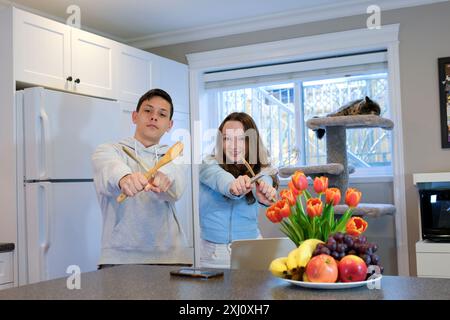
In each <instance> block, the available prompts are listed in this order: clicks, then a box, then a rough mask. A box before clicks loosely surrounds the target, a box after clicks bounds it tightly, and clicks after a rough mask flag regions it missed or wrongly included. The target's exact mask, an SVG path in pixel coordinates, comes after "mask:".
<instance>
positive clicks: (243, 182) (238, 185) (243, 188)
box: [230, 176, 252, 196]
mask: <svg viewBox="0 0 450 320" xmlns="http://www.w3.org/2000/svg"><path fill="white" fill-rule="evenodd" d="M251 190H252V185H251V183H250V177H249V176H239V177H237V178H236V179H235V180H234V181H233V182H232V183H231V186H230V193H231V194H232V195H234V196H240V195H243V194H247V193H249V192H250V191H251Z"/></svg>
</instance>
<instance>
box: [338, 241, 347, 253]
mask: <svg viewBox="0 0 450 320" xmlns="http://www.w3.org/2000/svg"><path fill="white" fill-rule="evenodd" d="M345 247H346V246H345V244H343V243H339V244H338V245H337V247H336V251H337V252H339V253H345Z"/></svg>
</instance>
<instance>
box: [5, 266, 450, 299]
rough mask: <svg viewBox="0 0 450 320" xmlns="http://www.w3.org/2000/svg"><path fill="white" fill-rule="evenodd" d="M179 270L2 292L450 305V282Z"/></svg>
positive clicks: (124, 270) (139, 270) (111, 274)
mask: <svg viewBox="0 0 450 320" xmlns="http://www.w3.org/2000/svg"><path fill="white" fill-rule="evenodd" d="M175 269H177V268H176V267H165V266H145V265H129V266H118V267H113V268H107V269H103V270H98V271H94V272H89V273H83V274H81V288H80V289H73V290H69V289H67V287H66V282H67V278H61V279H56V280H51V281H45V282H41V283H37V284H32V285H27V286H22V287H19V288H13V289H6V290H2V291H0V299H87V300H92V299H159V300H178V299H180V300H271V299H276V300H320V299H331V300H336V299H345V300H348V299H354V300H360V299H363V300H390V299H401V300H403V299H408V300H409V299H430V300H439V299H441V300H442V299H450V279H431V278H414V277H396V276H383V278H382V279H381V288H380V289H368V288H367V287H366V286H364V287H358V288H352V289H343V290H313V289H307V288H302V287H298V286H295V285H291V284H289V283H287V282H285V281H283V280H282V279H278V278H275V277H273V276H272V275H271V274H270V272H268V271H248V270H225V271H224V272H225V274H224V276H223V277H218V278H211V279H208V280H202V279H196V278H186V277H175V276H170V274H169V272H170V270H175Z"/></svg>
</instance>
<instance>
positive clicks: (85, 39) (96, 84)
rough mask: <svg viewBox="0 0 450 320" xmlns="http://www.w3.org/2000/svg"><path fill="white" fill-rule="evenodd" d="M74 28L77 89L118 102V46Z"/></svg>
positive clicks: (73, 52)
mask: <svg viewBox="0 0 450 320" xmlns="http://www.w3.org/2000/svg"><path fill="white" fill-rule="evenodd" d="M70 29H71V30H72V37H71V39H72V42H71V44H72V73H71V76H72V77H73V90H74V91H75V92H79V93H84V94H88V95H96V96H102V97H109V98H113V99H117V98H118V97H117V93H116V92H115V90H116V85H115V84H116V83H115V81H116V78H115V77H117V71H118V68H117V65H118V63H117V52H118V50H117V48H118V46H119V45H118V43H116V42H115V41H112V40H109V39H107V38H104V37H100V36H97V35H95V34H92V33H89V32H86V31H83V30H79V29H77V28H72V27H71V28H70Z"/></svg>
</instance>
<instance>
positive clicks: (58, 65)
mask: <svg viewBox="0 0 450 320" xmlns="http://www.w3.org/2000/svg"><path fill="white" fill-rule="evenodd" d="M13 19H14V39H15V45H14V57H15V70H14V72H15V76H16V80H17V81H21V82H25V83H30V84H36V85H42V86H46V87H50V88H55V89H61V90H68V89H69V86H70V82H68V81H67V80H66V79H67V77H68V76H69V75H70V59H71V57H70V28H69V27H68V26H66V25H64V24H62V23H59V22H55V21H52V20H49V19H46V18H42V17H39V16H36V15H34V14H30V13H28V12H25V11H22V10H18V9H14V18H13Z"/></svg>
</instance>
